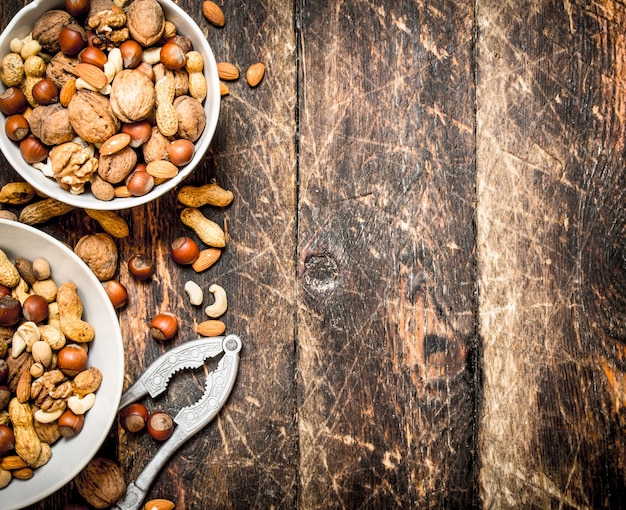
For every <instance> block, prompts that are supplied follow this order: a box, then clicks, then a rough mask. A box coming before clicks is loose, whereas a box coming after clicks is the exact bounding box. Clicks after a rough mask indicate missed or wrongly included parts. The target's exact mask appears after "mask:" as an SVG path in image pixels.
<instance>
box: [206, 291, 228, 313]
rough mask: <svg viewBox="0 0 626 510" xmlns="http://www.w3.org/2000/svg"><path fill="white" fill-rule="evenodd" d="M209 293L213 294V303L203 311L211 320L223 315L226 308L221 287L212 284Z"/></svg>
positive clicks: (226, 304)
mask: <svg viewBox="0 0 626 510" xmlns="http://www.w3.org/2000/svg"><path fill="white" fill-rule="evenodd" d="M209 292H210V293H211V294H213V297H214V298H215V301H214V302H213V304H212V305H209V306H207V307H206V308H205V309H204V313H206V314H207V315H208V316H209V317H213V318H215V317H220V316H222V315H224V313H225V312H226V309H227V308H228V301H227V300H226V291H225V290H224V289H223V288H222V287H220V286H219V285H217V284H216V283H214V284H213V285H211V286H210V287H209Z"/></svg>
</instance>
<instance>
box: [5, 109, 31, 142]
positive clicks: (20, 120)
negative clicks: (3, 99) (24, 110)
mask: <svg viewBox="0 0 626 510" xmlns="http://www.w3.org/2000/svg"><path fill="white" fill-rule="evenodd" d="M4 132H5V133H6V135H7V137H8V138H9V139H10V140H13V141H14V142H19V141H20V140H23V139H24V138H26V137H27V136H28V134H29V133H30V124H28V121H27V120H26V117H24V116H23V115H22V114H21V113H16V114H14V115H9V116H8V117H7V119H6V121H5V123H4Z"/></svg>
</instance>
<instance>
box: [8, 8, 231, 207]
mask: <svg viewBox="0 0 626 510" xmlns="http://www.w3.org/2000/svg"><path fill="white" fill-rule="evenodd" d="M158 1H159V3H160V4H161V6H162V7H163V11H164V13H165V17H166V19H167V20H169V21H172V22H173V23H174V24H175V25H176V27H177V29H178V33H180V34H183V35H185V36H187V37H188V38H189V39H191V41H192V43H193V47H194V49H195V50H197V51H199V52H200V53H201V54H202V56H203V57H204V75H205V77H206V80H207V88H208V94H207V98H206V99H205V101H204V110H205V112H206V127H205V128H204V131H203V133H202V135H201V136H200V138H199V139H198V140H197V141H196V142H195V146H196V150H195V154H194V157H193V159H192V160H191V162H190V163H189V164H187V165H185V166H184V167H181V168H180V172H179V173H178V175H177V176H176V177H174V178H173V179H170V180H168V181H167V182H165V183H163V184H160V185H158V186H155V187H154V188H153V189H152V191H151V192H150V193H148V194H146V195H144V196H141V197H128V198H115V199H113V200H111V201H102V200H98V199H97V198H95V197H94V196H93V195H92V194H91V192H89V191H86V192H85V193H83V194H80V195H72V194H71V193H70V192H69V191H65V190H63V189H62V188H61V187H60V186H59V185H58V184H57V182H56V181H55V180H54V179H51V178H49V177H46V176H45V175H43V174H42V173H41V171H39V170H37V169H35V168H33V167H32V166H30V165H29V164H28V163H26V162H25V161H24V159H23V158H22V155H21V154H20V150H19V146H18V144H17V143H16V142H13V141H11V140H10V139H9V138H8V137H7V136H6V134H5V132H4V129H0V150H2V152H3V154H4V155H5V157H6V158H7V160H8V162H9V163H10V164H11V166H12V167H13V168H14V169H15V170H16V171H17V172H18V173H19V174H20V175H21V176H22V177H23V178H24V180H25V181H27V182H28V183H30V184H31V185H32V186H33V187H34V188H36V189H37V190H39V191H41V192H42V193H44V194H45V195H47V196H49V197H52V198H56V199H57V200H60V201H62V202H65V203H67V204H70V205H73V206H75V207H80V208H87V209H100V210H119V209H128V208H131V207H136V206H138V205H141V204H145V203H147V202H150V201H152V200H154V199H156V198H158V197H160V196H161V195H163V194H165V193H167V192H168V191H170V190H172V189H173V188H174V187H176V186H177V185H178V184H180V183H181V182H182V181H183V180H184V179H185V178H186V177H187V176H189V174H191V172H193V170H194V168H195V167H196V166H197V165H198V163H200V161H201V160H202V158H203V157H204V155H205V153H206V151H207V149H208V148H209V144H210V142H211V139H212V138H213V134H214V133H215V128H216V126H217V120H218V116H219V109H220V86H219V78H218V75H217V63H216V61H215V57H214V55H213V51H212V50H211V47H210V46H209V43H208V42H207V39H206V37H205V35H204V34H203V33H202V31H201V30H200V27H198V25H197V24H196V23H195V22H194V20H193V19H192V18H191V17H190V16H189V15H188V14H187V13H186V12H185V11H183V10H182V9H181V8H180V7H179V6H178V5H176V4H175V3H174V2H172V1H169V0H158ZM63 4H64V2H63V1H62V0H34V1H33V2H32V3H30V4H28V5H27V6H26V7H24V8H22V9H21V10H20V11H19V12H18V13H17V14H16V15H15V17H14V18H13V19H12V20H11V22H10V23H9V24H8V25H7V27H6V28H5V29H4V31H2V33H1V34H0V58H2V56H4V55H6V54H7V53H9V52H10V51H11V50H10V48H9V43H10V42H11V39H13V38H14V37H19V38H23V37H25V36H27V35H28V34H29V33H30V31H31V30H32V28H33V25H34V24H35V21H36V20H37V19H38V18H39V16H41V15H42V14H43V13H44V12H45V11H48V10H50V9H55V8H63ZM0 90H2V91H4V90H6V87H5V86H4V85H3V84H2V83H1V82H0ZM0 118H2V122H3V124H4V115H2V114H0ZM87 188H88V186H87Z"/></svg>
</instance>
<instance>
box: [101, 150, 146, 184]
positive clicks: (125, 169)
mask: <svg viewBox="0 0 626 510" xmlns="http://www.w3.org/2000/svg"><path fill="white" fill-rule="evenodd" d="M136 164H137V153H136V152H135V150H134V149H133V148H132V147H129V146H126V147H124V148H123V149H122V150H120V151H117V152H114V153H113V154H111V155H109V156H103V155H102V154H100V159H99V162H98V175H99V176H100V177H101V178H102V179H103V180H105V181H107V182H109V183H111V184H117V183H119V182H122V181H123V180H124V179H126V177H128V174H130V172H131V171H132V170H133V168H135V165H136Z"/></svg>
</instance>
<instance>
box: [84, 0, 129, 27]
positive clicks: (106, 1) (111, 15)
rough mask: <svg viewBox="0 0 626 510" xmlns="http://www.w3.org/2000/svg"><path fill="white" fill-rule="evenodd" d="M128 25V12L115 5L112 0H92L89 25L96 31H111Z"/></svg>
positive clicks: (88, 17) (88, 19) (88, 18)
mask: <svg viewBox="0 0 626 510" xmlns="http://www.w3.org/2000/svg"><path fill="white" fill-rule="evenodd" d="M124 25H126V13H125V12H124V11H123V10H122V9H120V8H119V7H117V6H115V5H113V1H112V0H92V1H91V4H90V6H89V14H88V15H87V26H88V27H89V28H91V29H93V30H94V31H95V32H96V33H98V34H101V33H104V32H111V31H113V29H116V28H122V27H123V26H124Z"/></svg>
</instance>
